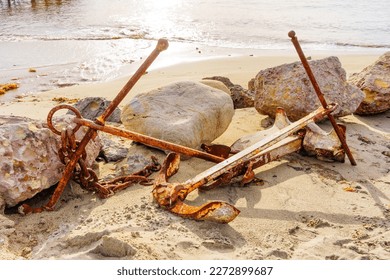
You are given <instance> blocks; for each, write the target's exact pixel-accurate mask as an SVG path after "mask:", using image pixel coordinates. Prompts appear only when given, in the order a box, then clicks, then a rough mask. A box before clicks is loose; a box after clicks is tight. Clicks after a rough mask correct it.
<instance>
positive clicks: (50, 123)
mask: <svg viewBox="0 0 390 280" xmlns="http://www.w3.org/2000/svg"><path fill="white" fill-rule="evenodd" d="M62 109H68V110H71V111H72V112H73V113H74V114H75V115H76V117H77V118H79V119H81V118H82V117H81V113H80V111H79V110H77V109H76V108H75V107H73V106H71V105H67V104H62V105H58V106H55V107H54V108H53V109H51V110H50V112H49V114H48V115H47V125H48V127H49V129H50V130H51V131H52V132H53V133H55V134H57V135H61V131H59V130H57V129H56V128H55V127H54V125H53V115H54V114H55V113H56V112H57V111H59V110H62ZM80 127H81V124H76V126H75V127H74V128H73V129H72V132H73V133H76V131H77V130H79V128H80Z"/></svg>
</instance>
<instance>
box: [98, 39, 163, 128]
mask: <svg viewBox="0 0 390 280" xmlns="http://www.w3.org/2000/svg"><path fill="white" fill-rule="evenodd" d="M168 46H169V44H168V41H167V40H165V39H160V40H158V43H157V46H156V48H155V49H154V50H153V51H152V53H151V54H150V55H149V56H148V58H147V59H146V60H145V61H144V63H142V65H141V66H140V67H139V68H138V70H137V71H136V72H135V73H134V74H133V76H132V77H131V78H130V80H129V81H128V82H127V83H126V84H125V85H124V86H123V88H122V89H121V91H120V92H119V93H118V94H117V96H116V97H115V98H114V100H112V101H111V103H110V104H109V105H108V107H107V108H106V110H105V111H104V112H103V114H102V115H101V116H99V117H97V118H96V121H97V122H96V123H99V124H104V123H105V121H106V119H107V118H108V117H109V116H110V115H111V114H112V112H114V110H115V109H116V107H118V105H119V103H121V101H122V100H123V98H125V97H126V95H127V94H128V93H129V91H130V90H131V89H132V88H133V86H134V85H135V84H136V83H137V81H138V80H139V79H140V78H141V77H142V75H144V74H145V72H146V70H147V69H148V67H149V66H150V65H151V64H152V63H153V61H154V60H155V59H156V58H157V56H158V55H159V54H160V52H162V51H164V50H166V49H167V48H168Z"/></svg>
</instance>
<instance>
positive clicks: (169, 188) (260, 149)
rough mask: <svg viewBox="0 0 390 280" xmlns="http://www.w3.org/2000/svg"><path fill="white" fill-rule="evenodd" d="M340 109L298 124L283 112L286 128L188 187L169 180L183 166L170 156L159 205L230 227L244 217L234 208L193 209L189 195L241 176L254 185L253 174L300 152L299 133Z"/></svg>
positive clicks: (158, 189) (157, 186)
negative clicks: (188, 198) (265, 166)
mask: <svg viewBox="0 0 390 280" xmlns="http://www.w3.org/2000/svg"><path fill="white" fill-rule="evenodd" d="M336 106H337V105H336V104H331V105H330V106H328V107H327V108H326V109H324V108H319V109H317V110H316V111H314V112H312V113H311V114H309V115H307V116H306V117H304V118H302V119H300V120H298V121H296V122H294V123H290V122H289V121H288V120H286V119H285V118H284V117H285V114H284V111H283V110H282V109H279V112H278V114H277V116H280V117H277V118H279V119H282V120H281V121H277V122H276V123H283V125H282V126H281V127H280V128H278V129H277V131H274V133H272V134H271V135H269V136H267V137H265V138H263V139H261V140H260V141H258V142H256V143H254V144H253V145H251V146H249V147H247V148H245V149H244V150H242V151H239V152H237V153H236V154H234V155H232V156H231V157H229V158H227V159H225V160H224V161H223V162H220V163H219V164H216V165H215V166H213V167H211V168H209V169H207V170H205V171H203V172H202V173H200V174H198V175H197V176H195V177H194V178H192V179H189V180H187V181H185V182H184V183H169V182H168V179H169V178H170V177H171V176H173V175H174V174H175V173H176V172H177V171H178V169H179V163H180V157H179V156H178V155H177V154H175V153H171V154H169V155H168V156H167V158H166V160H165V162H164V163H163V165H162V168H161V170H160V172H159V175H158V176H157V179H156V180H155V182H154V189H153V197H154V199H155V201H156V202H157V203H158V204H159V205H160V206H162V207H163V208H165V209H167V210H169V211H170V212H172V213H175V214H177V215H179V216H182V217H186V218H192V219H195V220H207V221H213V222H218V223H229V222H230V221H232V220H233V219H234V218H235V217H236V216H237V215H238V214H239V213H240V211H239V210H238V209H237V208H235V207H234V206H233V205H230V204H228V203H226V202H222V201H212V202H209V203H206V204H204V205H201V206H191V205H188V204H186V203H185V202H184V200H185V199H186V197H187V195H188V194H189V193H191V192H192V191H194V190H196V189H198V188H202V189H210V188H214V187H218V186H220V185H223V184H226V183H229V182H230V181H231V180H232V179H233V178H234V177H237V176H240V175H242V176H243V177H242V181H241V184H246V183H249V182H251V181H252V180H253V179H254V177H255V176H254V175H255V174H254V172H253V170H254V169H255V168H258V167H260V166H262V165H264V164H267V163H269V162H271V161H273V160H276V159H279V158H280V157H283V156H285V155H287V154H290V153H293V152H296V151H299V150H300V149H301V146H302V142H303V137H304V134H302V133H298V132H300V131H301V130H302V129H304V128H305V127H307V126H308V125H309V124H311V123H314V122H315V121H319V120H322V119H323V118H324V117H325V116H327V115H328V114H329V113H331V112H332V111H333V110H334V109H335V108H336ZM276 126H277V125H276ZM274 127H275V126H274Z"/></svg>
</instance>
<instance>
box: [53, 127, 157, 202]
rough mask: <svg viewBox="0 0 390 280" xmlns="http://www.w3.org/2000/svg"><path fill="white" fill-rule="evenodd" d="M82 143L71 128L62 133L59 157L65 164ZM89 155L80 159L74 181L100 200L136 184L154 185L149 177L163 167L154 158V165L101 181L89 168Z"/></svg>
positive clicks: (75, 169) (84, 155)
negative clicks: (93, 193)
mask: <svg viewBox="0 0 390 280" xmlns="http://www.w3.org/2000/svg"><path fill="white" fill-rule="evenodd" d="M79 143H80V141H77V140H76V136H75V132H74V131H73V130H72V129H71V128H67V129H63V130H62V132H61V147H60V148H59V150H58V156H59V158H60V160H61V162H62V163H63V164H65V165H66V164H67V163H68V162H69V160H70V158H71V157H72V156H73V154H74V153H75V151H76V150H77V148H78V145H79ZM86 158H87V153H86V151H85V150H84V152H83V154H82V156H81V157H80V158H79V160H78V162H77V164H76V166H75V168H74V170H73V174H72V179H73V180H74V181H75V182H76V183H78V184H79V185H80V186H82V187H83V188H84V189H86V190H88V191H93V192H95V193H96V194H97V195H98V196H99V197H100V198H107V197H110V196H112V195H113V194H114V193H115V192H117V191H120V190H123V189H125V188H128V187H129V186H131V185H132V184H134V183H139V184H142V185H152V184H153V183H152V180H151V179H149V178H148V177H149V176H150V175H151V174H152V173H153V172H157V171H159V170H160V168H161V165H160V164H159V163H158V161H157V158H156V157H154V156H152V158H151V159H152V163H150V164H148V165H146V166H145V167H144V168H143V169H141V170H140V171H138V172H135V173H133V174H130V175H126V176H120V177H118V178H114V179H111V180H109V181H102V180H99V178H98V176H97V175H96V173H95V172H94V171H93V170H92V169H91V168H88V167H87V164H86Z"/></svg>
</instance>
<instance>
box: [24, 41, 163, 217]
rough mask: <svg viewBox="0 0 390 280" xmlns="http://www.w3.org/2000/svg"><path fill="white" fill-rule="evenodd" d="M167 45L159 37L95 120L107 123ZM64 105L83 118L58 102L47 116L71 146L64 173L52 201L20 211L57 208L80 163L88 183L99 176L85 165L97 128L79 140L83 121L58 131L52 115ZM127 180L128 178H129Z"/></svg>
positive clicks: (147, 171) (106, 191)
mask: <svg viewBox="0 0 390 280" xmlns="http://www.w3.org/2000/svg"><path fill="white" fill-rule="evenodd" d="M167 48H168V41H167V40H165V39H160V40H158V43H157V45H156V47H155V49H154V50H153V51H152V52H151V54H150V55H149V56H148V57H147V58H146V60H145V61H144V62H143V63H142V65H141V66H140V67H139V68H138V69H137V71H136V72H135V73H134V75H133V76H132V77H131V78H130V79H129V81H128V82H127V83H126V84H125V85H124V87H123V88H122V89H121V90H120V92H119V93H118V94H117V96H116V97H115V98H114V100H113V101H112V102H111V103H110V104H109V105H108V107H107V108H106V109H105V111H104V112H103V113H102V115H101V116H99V117H97V118H96V120H95V122H94V124H96V125H100V126H104V125H105V121H106V119H107V118H108V117H109V116H110V115H111V114H112V113H113V112H114V110H115V108H116V107H118V105H119V103H120V102H121V101H122V100H123V99H124V98H125V97H126V95H127V94H128V93H129V91H130V90H131V89H132V88H133V86H134V85H135V84H136V82H137V81H138V80H139V79H140V78H141V77H142V75H143V74H144V73H145V72H146V70H147V69H148V67H149V66H150V65H151V64H152V63H153V61H154V60H155V59H156V58H157V56H158V55H159V54H160V53H161V52H162V51H164V50H166V49H167ZM65 108H67V109H70V110H72V111H73V112H74V113H75V114H76V117H79V118H81V115H80V113H79V112H78V111H77V110H76V109H75V108H73V107H72V106H69V105H62V106H61V105H60V106H57V107H55V108H53V109H52V110H51V111H50V112H49V114H48V116H47V123H48V126H49V128H50V129H51V130H52V131H53V132H54V133H55V134H58V135H61V138H62V142H63V146H65V148H67V150H68V153H67V161H66V162H64V163H65V164H66V165H65V170H64V173H63V176H62V178H61V179H60V181H59V183H58V185H57V187H56V189H55V191H54V193H53V195H52V197H51V198H50V200H49V202H48V203H47V204H46V205H45V206H43V207H39V208H32V207H30V206H29V205H27V204H23V205H21V206H20V207H19V212H20V213H21V214H28V213H39V212H42V211H44V210H47V211H51V210H54V206H55V205H56V203H57V201H58V199H59V198H60V196H61V194H62V192H63V191H64V189H65V187H66V185H67V183H68V181H69V180H70V178H71V177H72V176H74V174H75V169H76V166H77V165H79V169H80V170H81V171H79V172H82V173H83V174H82V176H79V177H80V181H81V182H83V181H84V183H85V185H89V183H90V182H96V179H97V178H96V175H93V174H94V173H93V172H92V170H89V169H87V168H86V166H85V163H84V159H85V148H86V146H87V144H88V142H89V141H90V140H91V139H94V138H95V137H96V136H97V130H96V129H95V128H92V127H89V128H88V130H87V132H86V133H85V135H84V137H83V138H82V140H81V141H80V142H76V141H75V139H74V133H75V132H76V131H77V130H78V129H79V128H80V127H81V124H77V125H76V126H75V127H74V128H73V129H65V130H63V131H62V132H60V131H58V130H57V129H56V128H55V127H54V126H53V123H52V118H53V115H54V113H55V112H57V111H58V110H61V109H65ZM63 148H64V147H63ZM65 148H64V149H65ZM157 168H158V167H157V166H150V167H149V168H146V169H145V170H144V172H140V173H141V174H134V176H135V177H132V179H131V180H130V181H136V180H137V179H139V180H141V181H145V180H147V179H146V177H147V176H148V175H150V174H151V172H152V171H153V170H154V171H156V169H157ZM137 176H141V177H137ZM124 180H125V181H126V179H124ZM122 183H125V182H122ZM94 186H95V188H96V191H98V193H100V196H102V197H107V196H110V195H111V194H112V190H109V189H107V188H104V187H103V186H101V185H100V184H94Z"/></svg>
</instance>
